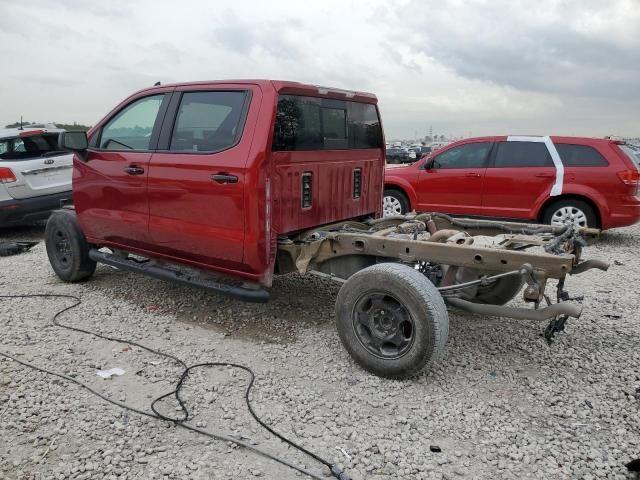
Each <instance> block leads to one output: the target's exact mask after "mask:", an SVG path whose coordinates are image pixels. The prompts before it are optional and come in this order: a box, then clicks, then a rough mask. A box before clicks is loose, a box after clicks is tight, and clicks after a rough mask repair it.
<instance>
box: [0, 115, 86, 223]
mask: <svg viewBox="0 0 640 480" xmlns="http://www.w3.org/2000/svg"><path fill="white" fill-rule="evenodd" d="M63 131H64V130H61V129H55V128H53V129H49V128H34V127H24V128H22V129H21V128H11V129H0V227H4V226H12V225H19V224H26V223H31V222H34V221H38V220H45V219H47V217H48V216H49V214H50V213H51V211H53V210H55V209H57V208H60V204H61V201H64V200H70V199H71V198H72V196H71V172H72V167H73V161H72V160H73V155H72V154H70V153H69V152H68V151H61V150H59V149H58V136H59V134H60V133H61V132H63Z"/></svg>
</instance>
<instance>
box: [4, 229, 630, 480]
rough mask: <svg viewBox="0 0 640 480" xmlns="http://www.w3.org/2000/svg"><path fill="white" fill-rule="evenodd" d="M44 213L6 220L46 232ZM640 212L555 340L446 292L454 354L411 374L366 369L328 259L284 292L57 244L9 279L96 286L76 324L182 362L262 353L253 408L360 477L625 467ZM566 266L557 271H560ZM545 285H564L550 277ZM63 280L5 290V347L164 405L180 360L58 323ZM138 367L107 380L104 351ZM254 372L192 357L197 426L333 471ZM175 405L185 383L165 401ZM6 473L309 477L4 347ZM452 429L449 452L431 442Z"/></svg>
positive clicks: (109, 360) (83, 292) (245, 359)
mask: <svg viewBox="0 0 640 480" xmlns="http://www.w3.org/2000/svg"><path fill="white" fill-rule="evenodd" d="M42 233H43V230H42V228H34V229H21V230H12V231H3V232H1V233H0V236H3V237H4V238H3V239H27V240H28V239H41V238H42ZM639 247H640V226H635V227H629V228H625V229H618V230H614V231H611V232H605V233H603V235H602V238H601V240H600V242H599V243H597V244H596V245H593V246H590V247H588V248H586V249H585V257H586V258H602V259H606V260H608V261H610V262H611V263H612V266H611V268H610V269H609V271H608V272H599V271H591V272H587V273H585V274H583V275H580V276H576V277H570V278H569V279H568V281H567V287H568V289H569V292H570V293H571V294H572V295H573V296H578V295H584V300H583V305H584V313H583V315H582V317H581V318H580V319H578V320H570V321H569V322H568V324H567V328H566V331H565V332H563V333H561V334H559V335H558V336H557V337H556V340H555V341H554V343H553V344H552V345H551V346H549V345H547V344H546V342H545V341H544V338H543V337H542V336H541V333H542V332H543V330H544V327H545V325H544V324H540V323H536V322H533V321H513V320H508V319H496V318H483V317H480V316H473V315H467V314H462V313H461V312H458V311H455V310H451V311H450V321H451V325H450V337H449V343H448V347H447V352H446V355H445V357H444V358H443V360H442V361H441V362H440V363H439V364H438V365H437V366H435V367H434V368H433V369H431V370H430V371H428V372H425V373H423V374H421V375H419V376H418V377H416V378H413V379H411V380H406V381H390V380H385V379H381V378H378V377H375V376H372V375H370V374H368V373H366V372H364V371H362V370H361V369H359V368H358V367H357V366H356V365H355V364H354V363H353V362H352V361H351V359H350V358H349V356H348V355H347V353H346V352H345V350H344V349H343V347H342V345H341V344H340V342H339V340H338V337H337V334H336V332H335V327H334V319H333V307H334V301H335V297H336V294H337V291H338V288H339V287H338V286H337V285H334V284H332V283H331V282H329V281H327V280H324V279H319V278H316V277H313V276H300V275H289V276H285V277H281V278H278V279H276V282H275V285H274V288H273V291H272V294H273V300H272V301H271V302H270V303H268V304H265V305H257V304H246V303H242V302H239V301H235V300H230V299H226V298H222V297H219V296H216V295H214V294H208V293H204V292H200V291H196V290H194V289H190V288H187V287H180V286H175V285H172V284H168V283H164V282H161V281H158V280H153V279H149V278H145V277H141V276H139V275H135V274H129V273H125V272H122V271H118V270H114V269H112V268H110V267H106V266H99V267H98V269H97V271H96V274H95V276H94V277H93V278H91V279H90V280H89V281H87V282H85V283H81V284H73V285H69V284H64V283H62V282H60V281H59V280H58V279H57V278H56V277H55V276H54V275H53V273H52V271H51V268H50V266H49V264H48V261H47V258H46V251H45V248H44V243H40V244H39V245H37V246H36V247H35V248H34V249H33V250H31V251H30V252H28V253H25V254H21V255H17V256H13V257H3V258H0V294H29V293H57V294H71V295H77V296H79V297H81V298H82V300H83V303H82V305H81V306H80V307H78V308H76V309H74V310H71V311H69V312H67V313H65V314H64V315H63V316H62V317H61V321H62V322H63V323H65V324H69V325H74V326H78V327H82V328H85V329H89V330H94V331H99V332H102V333H104V334H108V335H109V336H114V337H120V338H126V339H130V340H132V341H137V342H142V343H144V344H146V345H149V346H150V347H153V348H156V349H159V350H162V351H164V352H167V353H171V354H172V355H177V356H178V357H180V358H182V359H184V360H185V361H186V362H187V363H190V364H191V363H199V362H206V361H224V362H234V363H241V364H244V365H247V366H250V367H251V368H252V369H254V371H255V372H256V375H257V379H256V384H255V387H254V390H253V392H252V395H251V398H252V402H253V405H254V407H255V410H256V412H257V413H258V415H260V416H261V417H262V418H263V419H264V420H265V421H266V422H267V423H269V424H270V425H272V426H273V428H275V429H276V430H277V431H279V432H282V433H283V434H285V435H287V436H288V437H289V438H291V439H293V440H295V441H297V442H299V443H301V444H302V445H304V446H305V447H306V448H309V449H311V450H313V451H314V452H316V453H318V454H319V455H321V456H323V457H325V458H327V459H329V460H331V461H333V462H337V463H338V464H340V466H341V467H342V468H344V469H346V471H347V472H348V473H350V474H351V475H352V476H353V478H354V479H356V480H357V479H365V478H366V479H387V478H388V479H392V478H393V479H395V478H406V479H442V478H450V479H458V478H474V479H496V478H500V479H539V478H553V479H555V478H558V479H564V478H576V479H580V478H582V479H616V480H617V479H620V480H622V479H625V478H631V477H628V476H627V473H626V471H625V468H624V464H625V463H626V462H628V461H630V460H631V459H633V458H636V457H638V456H640V411H639V410H640V348H638V337H639V335H640V322H638V317H637V310H638V305H640V289H639V288H638V285H639V284H640V271H639V270H638V268H637V265H638V263H637V254H638V251H639V250H638V249H639ZM551 283H552V284H555V282H551ZM552 287H553V285H550V286H549V288H552ZM68 304H69V301H67V300H62V299H49V300H47V299H42V298H39V299H22V300H18V299H14V300H6V299H0V331H1V332H2V334H1V337H0V338H1V340H0V350H2V351H6V352H7V353H11V354H13V355H17V356H18V357H19V358H21V359H24V360H25V361H28V362H32V363H34V364H36V365H40V366H42V367H45V368H49V369H52V370H56V371H59V372H62V373H65V374H67V375H70V376H73V377H74V378H77V379H78V380H80V381H82V382H85V383H87V384H89V385H91V386H92V387H94V388H96V389H98V390H99V391H101V392H103V393H104V394H105V395H108V396H109V397H110V398H113V399H115V400H118V399H124V401H126V402H127V403H128V404H130V405H132V406H134V407H136V408H140V409H146V410H149V404H150V402H151V401H152V400H153V399H154V398H156V397H158V396H159V395H161V394H163V393H166V392H168V391H171V390H172V388H173V385H174V383H175V382H176V380H177V378H178V376H179V374H180V369H179V367H178V366H177V365H175V364H174V363H173V362H171V361H170V360H168V359H166V358H162V357H158V356H155V355H152V354H150V353H148V352H146V351H144V350H141V349H139V348H136V347H132V346H131V345H128V344H127V343H118V342H108V341H105V340H102V339H99V338H96V337H92V336H88V335H82V334H79V333H75V332H70V331H68V330H62V329H60V328H57V327H54V326H52V325H51V315H52V313H53V312H55V311H57V310H59V309H61V308H64V307H65V306H67V305H68ZM114 367H119V368H122V369H124V370H125V374H124V375H122V376H119V377H113V378H111V379H110V380H108V381H105V380H102V379H100V378H99V377H97V375H96V371H97V370H100V369H110V368H114ZM246 382H247V376H246V374H245V373H243V372H241V371H237V370H234V369H231V368H227V367H225V368H211V369H199V370H195V371H193V373H192V375H190V376H189V378H188V380H187V382H186V384H185V389H184V395H183V396H184V399H185V401H186V402H187V404H188V406H189V409H190V411H191V413H192V415H193V418H192V419H191V420H190V423H191V424H192V425H194V426H195V425H201V426H202V427H201V428H207V429H209V430H210V431H217V432H224V433H226V434H228V435H232V436H235V438H240V439H243V440H244V441H246V442H248V443H252V444H254V445H257V446H259V447H260V448H263V449H265V450H267V451H269V452H272V453H277V454H278V455H281V456H283V457H285V458H287V459H288V460H289V461H291V462H293V463H295V464H296V465H300V466H305V468H308V469H309V470H311V471H313V472H315V473H316V474H317V475H320V476H325V477H326V476H327V475H328V471H327V469H326V468H323V467H322V466H321V465H317V464H316V463H314V462H313V461H312V460H311V459H309V458H308V457H306V456H304V455H302V454H300V453H299V452H297V451H295V450H293V449H292V448H290V447H288V446H287V445H285V444H283V443H282V442H280V441H279V440H277V439H275V438H273V436H271V435H270V434H269V433H268V432H266V431H265V430H263V429H262V428H261V427H260V426H259V425H258V424H257V423H256V422H255V421H254V420H253V419H252V417H251V416H250V415H249V413H248V412H247V411H246V408H245V405H244V400H243V395H244V389H245V387H246ZM159 408H161V410H162V411H163V412H164V413H165V414H166V415H177V414H179V411H180V408H179V406H178V405H177V403H176V402H175V400H174V399H167V400H166V401H164V402H162V403H161V404H160V405H159ZM0 439H1V441H0V479H7V480H23V479H24V480H26V479H69V478H77V479H82V478H85V479H89V478H108V479H119V480H122V479H134V478H157V479H160V478H169V479H185V478H193V479H228V478H231V477H234V478H243V479H244V478H255V477H263V478H269V479H285V480H286V479H294V478H295V479H298V478H301V476H299V475H298V474H296V473H295V472H293V471H291V470H289V469H287V468H286V467H284V466H282V465H279V464H277V463H274V462H272V461H269V460H267V459H265V458H264V457H261V456H259V455H256V454H253V453H251V452H248V451H245V450H244V449H242V448H239V447H238V445H237V444H234V443H231V444H228V443H224V442H218V441H211V440H210V439H208V438H204V437H201V436H198V435H197V434H194V433H192V432H188V431H185V430H183V429H179V428H177V427H176V426H174V425H171V424H168V423H165V422H161V421H158V420H155V419H151V418H146V417H141V416H139V415H136V414H134V413H130V412H125V411H123V410H121V409H119V408H117V407H115V406H112V405H109V404H106V403H104V402H103V401H101V400H99V399H98V398H96V397H94V396H92V395H90V394H89V393H88V392H86V391H85V390H83V389H80V388H78V387H77V386H74V385H70V384H68V383H66V382H65V381H63V380H61V379H58V378H54V377H50V376H47V375H44V374H42V373H39V372H35V371H32V370H30V369H26V368H24V367H22V366H20V365H16V364H15V363H14V362H10V361H6V360H0ZM431 445H437V446H439V447H440V448H441V449H442V452H441V453H437V452H431V451H430V448H429V447H430V446H431Z"/></svg>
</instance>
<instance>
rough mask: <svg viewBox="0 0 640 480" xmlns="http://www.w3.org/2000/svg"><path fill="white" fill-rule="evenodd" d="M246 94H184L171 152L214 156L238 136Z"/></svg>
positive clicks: (236, 140) (235, 141)
mask: <svg viewBox="0 0 640 480" xmlns="http://www.w3.org/2000/svg"><path fill="white" fill-rule="evenodd" d="M246 98H247V94H246V92H240V91H236V92H188V93H185V94H183V95H182V100H181V101H180V108H179V109H178V115H177V117H176V124H175V127H174V129H173V135H172V137H171V147H170V149H171V150H173V151H179V152H216V151H220V150H224V149H226V148H229V147H231V146H233V145H235V144H236V143H237V142H238V140H239V139H240V136H241V134H242V127H243V125H242V119H243V118H244V110H245V108H244V107H245V100H246Z"/></svg>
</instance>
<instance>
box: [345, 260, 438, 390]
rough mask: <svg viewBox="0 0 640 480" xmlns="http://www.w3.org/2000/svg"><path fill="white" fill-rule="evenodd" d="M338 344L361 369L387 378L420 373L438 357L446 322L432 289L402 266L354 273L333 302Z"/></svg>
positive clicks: (418, 276)
mask: <svg viewBox="0 0 640 480" xmlns="http://www.w3.org/2000/svg"><path fill="white" fill-rule="evenodd" d="M336 321H337V328H338V335H339V336H340V340H341V341H342V344H343V345H344V347H345V348H346V350H347V351H348V352H349V354H350V355H351V356H352V357H353V359H354V360H355V361H356V362H357V363H358V364H359V365H360V366H361V367H363V368H364V369H366V370H368V371H370V372H373V373H375V374H376V375H380V376H383V377H388V378H406V377H410V376H412V375H415V374H416V373H418V372H420V371H421V370H422V369H423V368H424V367H425V366H426V365H427V364H428V363H430V362H434V361H436V360H437V359H438V358H440V357H441V355H442V354H443V352H444V346H445V344H446V341H447V337H448V333H449V317H448V315H447V310H446V307H445V304H444V301H443V299H442V296H441V295H440V292H438V290H437V288H436V287H435V286H434V285H433V284H432V283H431V282H430V281H429V280H428V279H427V278H426V277H425V276H424V275H423V274H421V273H420V272H418V271H417V270H416V269H414V268H411V267H410V266H407V265H401V264H397V263H380V264H377V265H373V266H371V267H368V268H365V269H363V270H360V271H359V272H357V273H355V274H354V275H352V276H351V277H350V278H349V279H348V280H347V281H346V282H345V284H344V285H343V286H342V288H341V289H340V292H339V293H338V299H337V301H336Z"/></svg>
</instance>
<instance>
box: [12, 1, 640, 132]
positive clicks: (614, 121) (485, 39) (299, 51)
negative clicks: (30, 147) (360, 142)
mask: <svg viewBox="0 0 640 480" xmlns="http://www.w3.org/2000/svg"><path fill="white" fill-rule="evenodd" d="M0 4H1V5H2V13H3V14H2V16H0V45H2V59H3V66H4V67H5V69H4V70H3V76H2V88H0V124H6V123H10V122H13V121H15V120H16V119H17V118H19V116H20V115H24V116H25V118H29V119H36V120H41V121H50V120H58V121H61V122H65V123H68V122H72V121H78V122H85V123H94V122H96V121H97V120H98V119H99V118H100V117H101V116H102V115H104V114H105V113H106V112H107V111H109V110H110V109H111V108H112V107H113V106H114V105H115V104H117V103H118V102H119V101H121V100H122V99H123V98H124V97H126V96H127V95H129V94H130V93H132V92H134V91H136V90H138V89H140V88H143V87H147V86H150V85H152V84H153V83H154V82H156V81H158V80H160V81H162V82H163V83H167V82H171V81H189V80H207V79H224V78H278V79H288V80H296V81H301V82H307V83H312V84H321V85H326V86H334V87H339V88H346V89H352V90H363V91H371V92H374V93H376V94H377V95H378V98H379V100H380V108H381V111H382V113H383V121H384V125H385V129H386V133H387V136H388V137H390V138H394V137H408V136H412V135H413V133H414V131H417V133H418V134H419V135H422V134H425V133H426V132H427V131H428V129H429V127H430V126H431V125H433V128H434V130H436V131H437V132H438V133H444V134H449V133H450V134H453V135H468V134H469V132H472V133H473V134H474V135H481V134H494V133H495V134H504V133H510V132H526V133H554V134H578V135H603V134H612V133H613V134H620V135H638V134H640V115H638V112H639V111H640V88H638V85H640V75H639V69H640V56H639V55H640V35H639V34H638V32H639V30H638V29H639V28H640V27H639V26H640V4H639V3H638V1H637V0H608V1H606V2H604V1H600V0H537V1H536V2H535V3H534V2H531V1H525V0H509V1H508V0H464V1H463V0H420V1H418V0H368V1H367V2H366V8H363V3H362V2H360V1H359V0H324V1H323V2H322V3H317V2H300V1H299V0H277V1H273V2H263V1H261V0H234V1H233V2H224V1H219V2H211V1H210V0H183V2H182V3H181V4H180V5H178V6H176V4H175V2H170V1H169V0H136V1H135V2H131V1H125V0H112V1H109V2H85V1H83V0H61V1H60V2H50V1H48V0H0Z"/></svg>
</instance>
